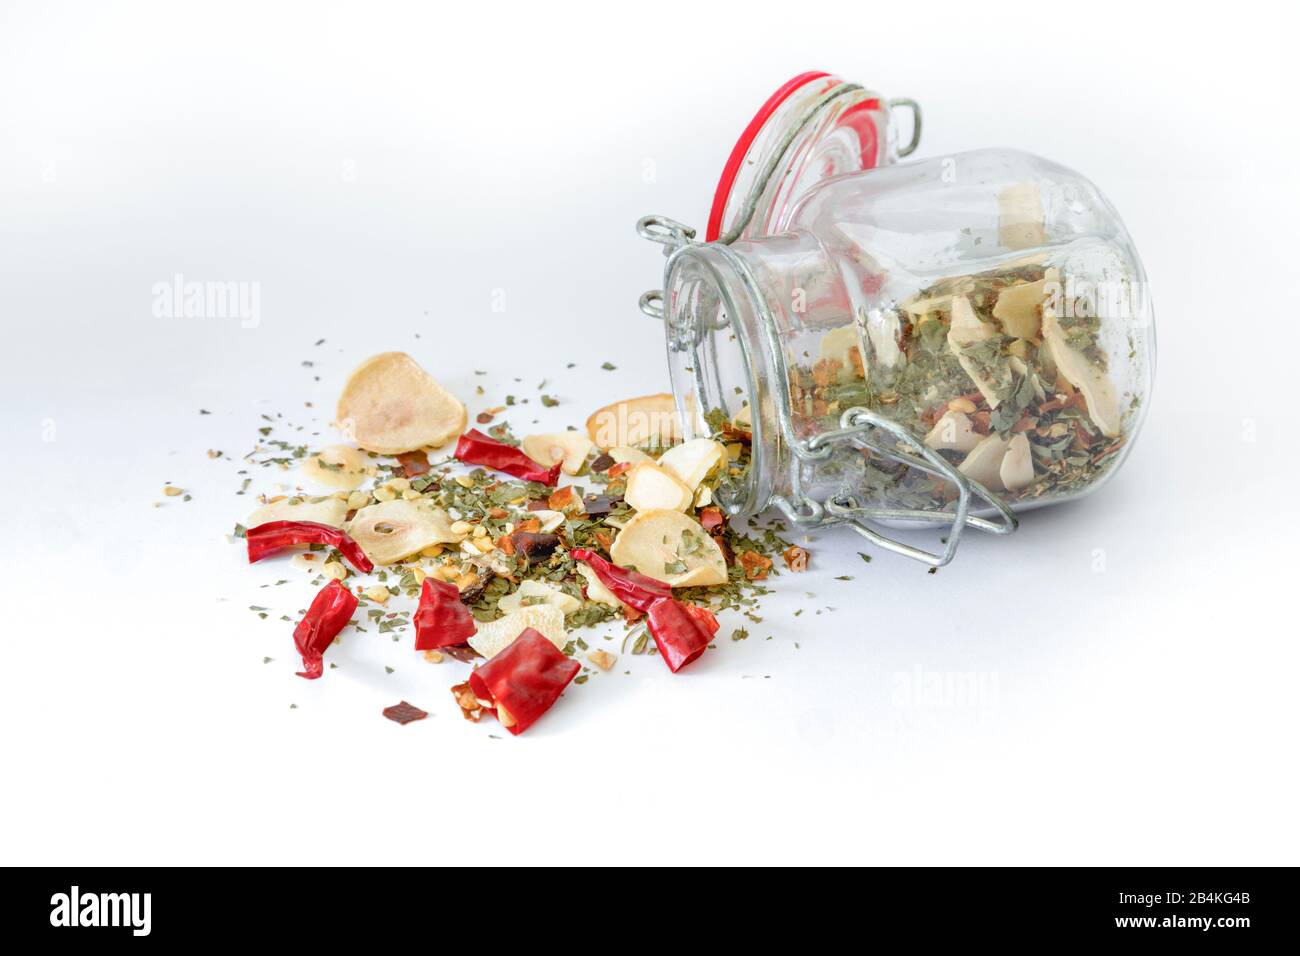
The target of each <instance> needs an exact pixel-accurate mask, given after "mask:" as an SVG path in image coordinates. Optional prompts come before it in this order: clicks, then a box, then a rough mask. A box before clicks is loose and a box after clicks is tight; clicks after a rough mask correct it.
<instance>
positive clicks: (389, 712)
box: [384, 701, 429, 724]
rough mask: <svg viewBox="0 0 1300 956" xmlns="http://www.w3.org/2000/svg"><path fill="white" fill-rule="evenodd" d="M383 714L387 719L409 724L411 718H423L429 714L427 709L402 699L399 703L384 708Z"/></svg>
mask: <svg viewBox="0 0 1300 956" xmlns="http://www.w3.org/2000/svg"><path fill="white" fill-rule="evenodd" d="M384 716H385V717H387V718H388V719H389V720H391V721H394V722H395V723H399V724H409V723H410V722H411V721H413V720H424V718H426V717H428V716H429V712H428V711H427V710H421V709H420V708H419V707H416V706H415V705H414V704H408V703H407V702H406V701H402V702H401V703H400V704H394V705H393V706H392V707H385V708H384Z"/></svg>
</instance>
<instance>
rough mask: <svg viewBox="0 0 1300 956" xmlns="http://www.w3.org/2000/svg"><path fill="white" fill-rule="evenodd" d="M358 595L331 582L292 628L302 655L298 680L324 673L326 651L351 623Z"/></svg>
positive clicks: (294, 638)
mask: <svg viewBox="0 0 1300 956" xmlns="http://www.w3.org/2000/svg"><path fill="white" fill-rule="evenodd" d="M356 609H357V596H356V595H355V594H353V593H352V592H351V591H349V590H348V589H347V588H345V587H344V586H343V585H342V584H341V583H340V582H338V581H331V582H330V583H329V584H327V585H325V586H324V587H323V588H321V589H320V590H319V591H317V592H316V597H315V598H313V599H312V602H311V606H310V607H309V608H307V613H306V614H305V615H303V618H302V620H301V621H299V622H298V626H297V627H295V628H294V629H293V643H294V645H295V646H296V647H297V648H298V653H299V654H301V655H302V666H303V670H301V671H299V672H298V676H299V677H305V678H307V680H316V678H318V677H320V676H321V674H323V673H325V649H326V648H327V647H329V646H330V644H331V643H333V641H334V638H335V637H336V636H337V635H338V633H339V631H341V630H343V628H344V627H346V626H347V623H348V621H350V620H352V614H353V613H354V612H355V611H356Z"/></svg>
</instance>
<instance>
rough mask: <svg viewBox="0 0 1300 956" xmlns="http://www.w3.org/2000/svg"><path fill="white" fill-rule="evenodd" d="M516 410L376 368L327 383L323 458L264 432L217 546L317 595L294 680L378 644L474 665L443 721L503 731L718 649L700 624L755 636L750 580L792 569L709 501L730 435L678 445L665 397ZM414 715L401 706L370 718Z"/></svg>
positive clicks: (375, 364) (741, 457) (378, 360)
mask: <svg viewBox="0 0 1300 956" xmlns="http://www.w3.org/2000/svg"><path fill="white" fill-rule="evenodd" d="M318 344H319V343H318ZM606 367H607V368H609V369H612V368H613V366H612V365H610V364H609V363H606ZM545 384H546V383H542V386H539V391H541V390H542V389H543V388H544V387H545ZM484 391H485V390H484V388H483V387H482V386H480V387H479V388H478V392H479V394H483V393H484ZM522 401H523V402H526V401H528V400H527V399H523V400H522ZM539 401H540V403H541V404H542V405H544V406H546V407H552V406H554V405H557V404H558V402H557V400H556V399H554V398H552V397H551V396H549V395H547V394H545V393H544V392H543V393H542V394H541V395H540V396H539ZM519 407H520V402H518V401H517V400H516V399H515V398H514V397H513V396H509V397H507V398H506V403H505V405H501V406H497V407H493V408H490V409H487V410H485V411H483V412H481V413H479V414H478V415H477V416H476V419H475V425H476V426H477V427H471V426H470V423H469V416H468V412H467V409H466V407H465V405H464V403H463V402H461V401H460V399H458V398H457V397H456V396H455V395H453V394H452V393H451V392H449V391H448V390H447V389H446V388H444V387H443V386H442V385H440V384H439V383H438V382H437V381H435V380H434V379H433V378H432V377H431V376H430V375H429V374H428V373H427V372H426V371H425V370H424V369H423V368H421V367H420V365H419V364H418V363H417V362H416V361H415V360H414V359H413V358H411V357H410V356H409V355H406V354H405V353H401V352H388V353H384V354H381V355H376V356H373V357H371V358H369V359H367V360H366V361H365V362H363V363H361V365H360V366H358V367H357V369H356V370H355V371H354V372H353V373H352V375H351V376H350V377H349V378H348V380H347V382H346V383H345V384H344V387H343V391H342V394H341V395H340V397H339V401H338V407H337V409H336V411H335V416H334V426H335V427H336V428H337V429H338V431H339V433H340V435H341V436H342V440H341V441H340V442H339V443H337V444H332V445H329V446H327V447H322V448H311V447H309V446H307V445H305V444H297V443H295V442H292V441H286V440H284V439H283V438H280V437H278V436H277V430H284V428H285V426H284V420H283V419H282V418H279V417H272V416H263V417H264V419H265V420H266V422H267V424H265V425H263V426H262V427H261V428H260V429H259V437H258V441H257V444H256V446H255V447H254V449H253V450H252V451H250V452H249V453H248V454H247V455H246V456H245V458H244V464H245V465H246V466H250V467H245V468H242V469H241V470H240V475H241V479H242V480H241V486H240V488H239V489H238V492H237V494H240V495H251V492H252V488H251V486H252V483H253V477H252V475H253V474H255V473H256V472H253V471H252V470H251V466H257V465H260V466H263V467H264V468H268V469H272V470H273V472H274V473H277V474H278V473H283V474H284V480H283V481H282V482H281V485H280V487H282V488H283V489H284V491H283V493H280V494H272V495H267V494H262V495H260V496H258V501H259V502H260V506H259V507H257V508H256V510H255V511H253V513H252V514H251V515H249V516H248V517H247V518H246V519H245V520H243V521H241V522H240V523H239V524H237V525H236V526H235V530H234V535H233V537H232V539H231V540H232V541H238V542H239V543H241V544H244V545H245V546H246V547H247V549H248V560H249V561H250V563H251V562H261V563H263V564H264V566H265V565H282V564H286V563H287V564H289V565H292V566H294V567H296V568H298V569H302V570H305V571H306V572H307V573H308V574H309V575H310V576H311V580H312V583H313V585H315V586H316V587H317V588H318V589H319V591H318V594H317V597H316V600H315V601H313V602H312V604H311V606H310V607H309V608H307V609H306V610H305V611H304V612H302V614H301V617H300V618H299V619H297V620H294V619H292V618H289V617H288V616H287V615H286V616H284V617H283V618H282V620H283V622H284V627H285V636H284V639H285V643H286V645H287V644H288V642H289V641H290V640H293V641H294V643H295V646H296V648H297V651H298V653H299V654H301V655H302V657H303V664H304V667H303V670H302V671H301V672H300V673H299V676H301V677H305V678H309V679H314V678H318V677H320V676H322V674H323V673H324V672H325V670H326V669H328V668H327V667H326V666H325V664H326V663H327V662H328V656H329V655H328V647H329V645H330V644H332V643H335V642H339V641H346V640H356V639H364V635H366V634H369V633H371V632H372V631H373V632H378V633H386V634H390V635H392V637H393V639H394V640H400V641H405V640H408V639H409V640H411V641H412V645H413V653H417V654H420V655H422V656H423V658H424V659H425V660H427V661H429V662H431V663H442V662H444V661H447V660H448V659H449V658H450V659H454V660H455V661H462V662H468V663H470V664H472V665H473V668H474V669H473V670H472V671H471V672H470V674H469V679H465V678H464V677H463V676H462V677H461V679H460V680H458V681H453V680H448V681H447V686H448V687H450V689H451V691H452V693H453V695H454V697H455V699H456V701H457V703H458V704H459V705H460V708H461V710H462V713H463V714H464V715H465V717H466V718H468V719H470V720H478V719H480V718H481V716H482V715H483V714H485V713H487V714H491V715H493V716H494V717H495V718H496V719H497V721H498V722H499V723H500V724H501V725H502V726H504V727H505V728H506V729H508V730H510V731H511V732H512V733H520V732H522V731H523V730H525V729H526V728H527V727H528V726H530V725H531V724H532V723H533V722H534V721H535V720H537V719H538V718H539V717H540V716H542V714H543V713H544V712H545V711H546V710H547V709H549V708H550V707H551V706H552V705H553V704H554V703H555V701H556V700H557V699H558V698H559V696H560V694H561V692H562V691H563V690H564V689H565V688H566V686H567V685H568V684H569V683H570V682H574V683H583V682H585V681H586V680H587V679H588V678H589V677H591V676H593V675H594V674H597V673H600V672H605V671H610V670H611V669H612V668H614V666H615V665H616V663H617V661H618V658H619V656H620V655H624V654H633V655H642V654H644V655H656V656H658V657H660V658H661V659H662V660H663V661H664V663H665V664H666V665H667V666H668V667H669V668H670V670H672V671H674V672H675V671H677V670H679V669H680V668H682V667H684V666H687V665H689V664H690V663H691V662H692V661H694V660H696V659H698V658H699V656H700V655H701V654H703V653H704V652H705V651H706V649H707V648H708V647H711V646H715V645H714V644H712V643H711V642H712V641H713V639H714V636H715V634H717V633H718V631H719V623H718V621H717V617H716V615H717V614H718V613H721V612H724V611H729V612H733V613H735V614H738V615H741V616H744V617H745V618H746V620H747V621H748V622H751V623H759V622H761V620H762V618H761V617H760V616H759V615H758V613H757V603H758V599H759V598H760V597H761V596H762V595H763V594H766V593H768V587H767V582H768V580H769V578H771V577H772V576H775V575H777V574H778V573H779V570H787V571H802V570H804V569H805V568H806V567H807V564H808V552H807V551H806V550H805V549H803V548H801V547H799V546H797V545H794V544H792V543H791V542H789V541H787V540H785V539H783V538H782V537H781V535H780V532H781V531H782V530H783V529H782V527H781V526H780V524H779V523H772V524H770V525H766V526H765V525H761V524H760V523H759V522H757V521H754V520H751V521H750V527H749V528H748V529H747V531H746V532H741V531H738V530H736V529H735V528H733V527H732V524H731V522H729V521H728V520H726V519H725V518H724V516H723V513H722V511H721V510H720V509H719V508H718V507H716V506H715V505H714V504H713V490H714V489H715V488H716V487H717V485H718V483H719V482H721V481H723V480H725V479H727V478H728V477H731V478H733V479H734V477H735V476H736V475H737V474H739V473H741V472H742V471H743V470H744V469H745V467H746V466H747V461H748V456H749V444H748V442H749V435H748V433H747V432H745V431H744V430H743V429H735V428H732V429H728V431H727V433H726V434H725V436H722V437H723V440H720V441H719V440H714V439H712V438H699V439H694V440H692V441H688V442H682V441H681V440H680V433H679V430H678V424H677V418H676V412H675V409H674V407H673V403H672V398H671V396H669V395H652V396H645V397H642V398H633V399H627V400H623V401H618V402H614V403H612V404H611V405H608V406H606V407H605V408H602V409H599V410H597V411H596V412H594V413H593V414H592V415H591V416H590V417H589V418H588V419H587V420H586V422H585V427H583V428H582V429H579V428H577V427H571V428H569V429H568V430H565V431H561V432H556V433H550V434H529V435H524V436H522V437H517V436H516V435H515V434H514V433H513V432H512V430H511V427H510V425H509V421H508V418H507V417H506V416H507V415H508V414H509V413H510V412H511V411H512V410H513V409H516V408H519ZM209 457H213V458H217V457H223V453H221V452H209ZM304 485H305V486H307V487H309V488H313V489H314V488H317V487H321V486H323V487H324V488H326V489H330V490H329V491H326V492H324V493H320V494H312V493H308V492H305V491H303V490H302V489H303V486H304ZM282 581H283V578H281V581H277V583H282ZM252 609H253V611H254V612H256V613H257V614H258V615H259V616H260V617H262V618H266V617H267V616H268V613H269V612H268V610H267V609H266V608H264V607H258V606H254V607H253V608H252ZM748 636H749V632H748V630H747V629H746V628H744V627H737V628H735V629H734V630H733V631H731V633H730V637H731V639H732V640H742V639H744V638H746V637H748ZM597 641H600V642H601V643H604V644H607V646H606V647H604V648H597V647H596V646H595V645H596V642H597ZM625 673H630V671H625ZM453 684H454V685H455V686H452V685H453ZM570 706H580V702H575V703H573V704H571V705H570ZM404 708H409V711H408V710H406V709H404ZM411 715H415V716H411ZM421 715H423V711H420V710H419V709H418V708H412V707H410V705H408V704H405V703H403V704H402V705H400V707H395V708H389V710H388V711H386V712H385V716H388V717H389V718H390V719H393V720H402V721H405V720H409V719H416V717H417V716H421Z"/></svg>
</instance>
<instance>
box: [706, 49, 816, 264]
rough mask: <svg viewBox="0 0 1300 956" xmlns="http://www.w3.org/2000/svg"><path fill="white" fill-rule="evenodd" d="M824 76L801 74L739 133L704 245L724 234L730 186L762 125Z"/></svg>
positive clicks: (762, 108)
mask: <svg viewBox="0 0 1300 956" xmlns="http://www.w3.org/2000/svg"><path fill="white" fill-rule="evenodd" d="M824 76H830V74H829V73H826V72H823V71H820V70H811V71H809V72H807V73H800V74H799V75H798V76H796V77H794V78H793V79H792V80H789V81H787V82H786V83H785V84H784V85H782V86H781V88H780V89H778V90H777V91H776V92H775V93H773V94H772V95H771V96H769V97H768V98H767V102H766V103H764V104H763V105H762V106H760V107H759V108H758V112H757V113H755V114H754V118H753V119H752V120H750V121H749V125H748V126H746V127H745V131H744V132H743V133H741V134H740V139H738V140H736V145H735V146H734V147H732V150H731V155H730V156H728V157H727V165H725V166H723V167H722V178H721V179H719V180H718V188H717V190H716V191H715V192H714V193H713V208H712V209H711V210H709V225H708V228H707V229H705V231H704V241H705V242H713V241H714V240H716V239H717V238H718V236H720V235H721V234H722V216H723V214H724V213H725V212H726V211H727V199H728V197H729V196H730V195H731V187H732V186H734V185H735V184H736V176H737V175H739V173H740V167H741V165H742V164H744V162H745V156H746V154H747V153H748V152H749V147H750V146H752V145H754V140H755V139H756V138H757V137H758V132H759V130H761V129H762V128H763V124H764V123H766V122H767V121H768V119H770V118H771V116H772V114H773V113H775V112H776V111H777V109H778V107H780V105H781V104H782V103H784V102H785V101H786V100H788V99H789V98H790V96H791V95H792V94H793V93H794V91H795V90H797V89H799V88H800V87H801V86H803V85H804V84H805V83H810V82H812V81H813V80H819V79H821V78H822V77H824Z"/></svg>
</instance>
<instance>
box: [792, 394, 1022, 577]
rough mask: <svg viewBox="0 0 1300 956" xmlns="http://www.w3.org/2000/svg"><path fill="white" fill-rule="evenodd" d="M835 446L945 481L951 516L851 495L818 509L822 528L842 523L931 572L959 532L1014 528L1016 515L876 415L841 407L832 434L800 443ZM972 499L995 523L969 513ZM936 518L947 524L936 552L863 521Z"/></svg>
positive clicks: (824, 449) (953, 547)
mask: <svg viewBox="0 0 1300 956" xmlns="http://www.w3.org/2000/svg"><path fill="white" fill-rule="evenodd" d="M873 432H884V433H885V434H886V436H887V437H888V438H889V439H891V440H892V441H881V440H880V439H879V438H877V437H874V435H873V434H872V433H873ZM838 442H847V443H850V444H853V445H855V446H857V447H859V448H865V449H868V450H870V451H871V452H872V453H873V454H876V455H880V456H881V457H883V458H888V459H891V460H893V461H898V462H902V463H903V464H905V465H907V466H908V467H910V468H916V469H918V470H919V471H923V472H925V473H926V474H930V475H934V476H935V477H938V478H942V479H944V480H945V481H947V482H950V483H951V484H952V485H954V486H955V487H956V489H957V503H956V508H955V509H954V510H953V511H952V512H947V511H926V510H921V509H910V508H881V507H874V506H863V505H861V504H859V503H858V501H857V499H856V498H854V497H853V496H852V495H849V494H841V495H836V496H833V497H832V498H830V499H828V500H827V501H826V502H825V504H824V505H822V510H823V512H824V514H823V516H822V518H821V523H822V524H838V523H846V524H848V525H849V526H850V527H851V528H853V530H854V531H856V532H858V534H860V535H862V536H863V537H864V538H866V539H867V540H868V541H870V542H872V543H873V544H875V545H877V546H879V547H881V548H884V549H885V550H887V551H893V552H894V553H895V554H901V555H904V556H906V557H909V558H913V559H915V560H917V561H921V562H923V563H924V564H928V565H930V566H931V567H935V568H939V567H943V566H944V565H945V564H947V563H948V562H950V561H951V560H952V559H953V557H954V556H955V555H956V553H957V545H958V544H959V543H960V542H961V536H962V532H963V531H965V530H966V528H967V527H971V528H975V529H977V530H979V531H984V532H987V533H989V534H999V535H1001V534H1010V533H1011V532H1013V531H1015V530H1016V527H1017V525H1018V521H1017V520H1016V516H1015V515H1014V514H1013V513H1012V512H1011V509H1010V508H1008V507H1007V506H1006V505H1005V504H1003V503H1002V502H1001V501H1000V500H999V499H998V498H997V497H996V496H995V495H993V494H992V493H990V492H989V490H988V489H987V488H985V487H984V486H983V485H981V484H980V483H979V482H976V481H972V480H971V479H970V478H968V477H967V476H966V475H963V474H962V473H961V472H960V471H958V470H957V469H956V468H955V467H953V465H952V464H950V463H949V462H948V461H947V460H946V459H944V458H943V457H942V456H941V455H939V453H938V452H936V451H935V450H934V449H932V448H928V447H926V446H925V445H924V444H923V443H922V442H921V441H919V440H918V439H917V438H916V436H915V435H913V434H912V433H911V432H909V431H908V430H907V429H905V428H903V427H902V426H901V425H898V424H897V423H895V422H893V421H890V420H889V419H888V418H885V417H884V416H882V415H879V414H877V413H875V412H873V411H871V410H869V409H866V408H862V407H860V406H859V407H855V408H850V409H847V410H846V411H845V412H844V414H843V415H841V416H840V427H839V429H838V430H836V431H832V432H825V433H824V434H821V435H817V436H815V437H814V438H812V439H810V440H809V441H808V442H807V443H806V444H808V445H813V446H814V448H815V450H816V451H817V452H818V453H819V454H829V453H830V450H831V446H832V445H833V444H835V443H838ZM909 452H910V453H909ZM972 496H974V497H975V498H978V499H979V500H980V501H982V502H984V503H985V504H987V505H988V506H989V507H991V508H992V509H993V510H994V512H995V513H996V515H997V518H998V520H996V521H990V520H988V519H987V518H981V517H979V516H977V515H972V514H970V513H969V512H970V505H971V498H972ZM937 519H949V521H950V527H949V531H948V535H947V543H946V545H945V547H944V550H943V551H942V552H934V551H926V550H925V549H924V548H918V547H915V546H913V545H910V544H906V543H904V542H902V541H899V540H897V539H895V538H890V537H887V536H886V535H884V534H883V533H881V532H880V531H878V530H877V529H876V528H874V527H872V526H871V524H870V523H869V522H872V521H897V522H917V523H924V524H933V523H935V521H936V520H937Z"/></svg>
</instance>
